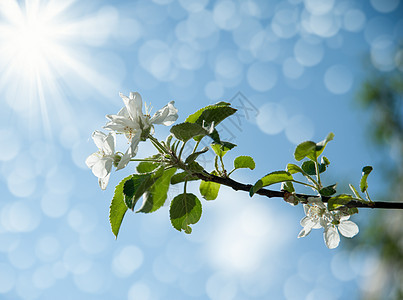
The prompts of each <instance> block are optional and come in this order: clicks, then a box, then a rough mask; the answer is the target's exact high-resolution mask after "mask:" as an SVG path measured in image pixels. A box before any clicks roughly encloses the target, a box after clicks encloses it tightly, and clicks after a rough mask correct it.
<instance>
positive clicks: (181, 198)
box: [169, 193, 202, 233]
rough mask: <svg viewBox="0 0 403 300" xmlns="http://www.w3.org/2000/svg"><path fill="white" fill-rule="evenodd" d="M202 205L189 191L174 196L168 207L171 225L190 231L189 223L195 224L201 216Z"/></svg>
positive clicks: (186, 231) (180, 229)
mask: <svg viewBox="0 0 403 300" xmlns="http://www.w3.org/2000/svg"><path fill="white" fill-rule="evenodd" d="M201 214H202V207H201V203H200V200H199V199H197V197H196V196H195V195H193V194H190V193H183V194H180V195H178V196H176V197H175V198H174V199H173V200H172V202H171V207H170V209H169V215H170V218H171V224H172V226H173V227H174V228H175V229H177V230H179V231H182V230H184V231H185V233H191V232H192V228H190V226H189V225H190V224H196V223H197V222H198V221H199V220H200V217H201Z"/></svg>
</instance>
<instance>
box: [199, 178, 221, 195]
mask: <svg viewBox="0 0 403 300" xmlns="http://www.w3.org/2000/svg"><path fill="white" fill-rule="evenodd" d="M220 186H221V184H219V183H216V182H211V181H203V180H202V181H201V182H200V187H199V190H200V194H201V195H202V196H203V198H204V199H206V200H215V199H216V198H217V196H218V191H219V190H220Z"/></svg>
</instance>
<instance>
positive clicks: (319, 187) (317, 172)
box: [315, 155, 322, 190]
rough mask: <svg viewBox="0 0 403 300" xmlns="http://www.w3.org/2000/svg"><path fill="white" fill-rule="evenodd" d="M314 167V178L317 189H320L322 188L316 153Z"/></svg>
mask: <svg viewBox="0 0 403 300" xmlns="http://www.w3.org/2000/svg"><path fill="white" fill-rule="evenodd" d="M315 169H316V178H317V179H318V190H320V189H321V188H322V183H321V182H320V175H319V163H318V158H317V157H316V155H315Z"/></svg>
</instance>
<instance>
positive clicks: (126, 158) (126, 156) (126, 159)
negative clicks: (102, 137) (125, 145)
mask: <svg viewBox="0 0 403 300" xmlns="http://www.w3.org/2000/svg"><path fill="white" fill-rule="evenodd" d="M130 149H131V148H129V149H127V151H126V153H125V154H123V156H122V158H121V159H120V161H119V163H118V166H117V167H116V171H117V170H121V169H123V168H124V167H126V166H127V164H128V163H129V162H130V159H131V156H130Z"/></svg>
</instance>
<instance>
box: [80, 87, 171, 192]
mask: <svg viewBox="0 0 403 300" xmlns="http://www.w3.org/2000/svg"><path fill="white" fill-rule="evenodd" d="M119 95H120V97H121V98H122V100H123V102H124V105H125V106H124V107H123V108H122V109H121V110H120V111H119V112H118V113H117V114H116V115H107V116H106V118H107V119H108V120H109V121H108V122H107V124H106V125H105V126H104V128H105V129H107V130H110V131H111V133H109V134H108V135H106V134H105V133H103V132H100V131H95V132H94V133H93V134H92V138H93V140H94V142H95V144H96V145H97V147H98V149H99V150H98V151H97V152H95V153H93V154H91V155H90V156H89V157H88V158H87V160H86V164H87V166H88V167H89V168H90V169H91V170H92V172H93V173H94V175H95V176H97V177H98V180H99V185H100V186H101V188H102V189H105V188H106V186H107V185H108V181H109V177H110V173H111V170H112V166H113V165H115V166H116V170H120V169H123V168H124V167H125V166H126V165H127V164H128V163H129V161H130V159H131V158H133V157H134V156H136V154H137V149H138V144H139V142H140V141H142V140H143V141H145V140H146V139H147V136H148V134H149V133H150V132H153V130H154V126H153V125H154V124H162V125H165V126H170V125H172V124H173V123H174V122H175V121H176V120H177V119H178V110H177V109H176V108H175V106H174V101H171V102H169V103H168V104H167V105H165V106H164V107H163V108H162V109H160V110H158V111H157V112H156V113H155V114H154V115H153V116H152V117H151V116H150V115H149V112H148V108H147V107H146V114H143V110H142V106H143V101H142V98H141V96H140V94H139V93H137V92H131V93H130V95H129V97H127V96H125V95H123V94H122V93H119ZM116 133H118V134H124V135H125V136H126V138H127V140H128V142H129V144H130V146H129V147H128V149H127V151H126V152H125V154H121V153H120V152H118V153H115V136H116Z"/></svg>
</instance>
